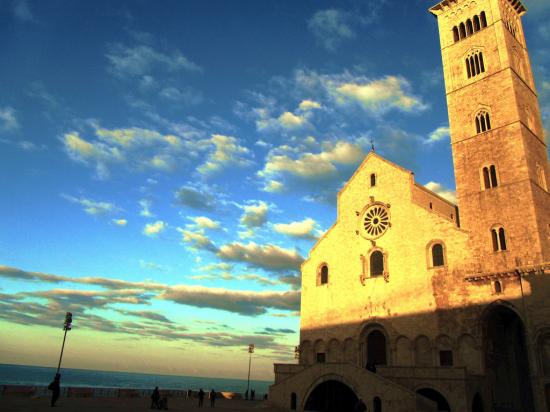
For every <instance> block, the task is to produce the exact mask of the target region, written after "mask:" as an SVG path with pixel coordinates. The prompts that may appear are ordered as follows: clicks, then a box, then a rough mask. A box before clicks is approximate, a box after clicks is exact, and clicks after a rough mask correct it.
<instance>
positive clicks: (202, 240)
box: [178, 228, 218, 253]
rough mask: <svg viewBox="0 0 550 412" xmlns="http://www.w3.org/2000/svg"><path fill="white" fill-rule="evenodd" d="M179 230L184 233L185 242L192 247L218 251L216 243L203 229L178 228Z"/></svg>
mask: <svg viewBox="0 0 550 412" xmlns="http://www.w3.org/2000/svg"><path fill="white" fill-rule="evenodd" d="M178 232H180V233H181V234H182V235H183V237H182V240H183V242H184V243H186V244H188V245H189V247H190V248H191V249H194V250H207V251H210V252H214V253H215V252H217V251H218V248H217V247H216V245H214V243H213V242H212V241H211V240H210V239H209V238H208V237H207V236H206V235H205V234H204V233H203V231H193V230H187V229H182V228H178Z"/></svg>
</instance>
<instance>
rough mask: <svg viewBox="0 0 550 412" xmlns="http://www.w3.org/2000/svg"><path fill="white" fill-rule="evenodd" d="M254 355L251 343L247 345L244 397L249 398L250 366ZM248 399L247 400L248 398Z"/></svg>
mask: <svg viewBox="0 0 550 412" xmlns="http://www.w3.org/2000/svg"><path fill="white" fill-rule="evenodd" d="M253 353H254V344H253V343H251V344H250V345H248V381H247V383H246V395H247V396H246V397H247V398H248V396H249V390H250V364H251V363H252V354H253ZM248 399H249V398H248Z"/></svg>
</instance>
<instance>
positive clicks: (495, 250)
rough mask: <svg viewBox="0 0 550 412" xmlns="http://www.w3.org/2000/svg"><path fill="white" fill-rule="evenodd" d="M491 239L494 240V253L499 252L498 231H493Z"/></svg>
mask: <svg viewBox="0 0 550 412" xmlns="http://www.w3.org/2000/svg"><path fill="white" fill-rule="evenodd" d="M491 239H492V240H493V251H494V252H498V234H497V231H496V229H491Z"/></svg>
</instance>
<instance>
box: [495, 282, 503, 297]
mask: <svg viewBox="0 0 550 412" xmlns="http://www.w3.org/2000/svg"><path fill="white" fill-rule="evenodd" d="M495 293H496V294H497V295H500V294H501V293H502V284H501V283H500V281H498V280H497V281H495Z"/></svg>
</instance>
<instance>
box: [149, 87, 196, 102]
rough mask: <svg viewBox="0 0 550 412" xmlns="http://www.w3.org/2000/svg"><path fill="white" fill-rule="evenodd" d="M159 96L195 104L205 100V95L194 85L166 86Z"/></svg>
mask: <svg viewBox="0 0 550 412" xmlns="http://www.w3.org/2000/svg"><path fill="white" fill-rule="evenodd" d="M159 96H161V97H163V98H165V99H167V100H170V101H173V102H178V103H183V104H186V105H190V106H194V105H198V104H201V103H202V102H203V101H204V96H203V95H202V93H201V92H200V91H199V90H196V89H194V88H192V87H183V88H177V87H173V86H171V87H165V88H164V89H162V90H161V91H160V93H159Z"/></svg>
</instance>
